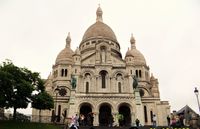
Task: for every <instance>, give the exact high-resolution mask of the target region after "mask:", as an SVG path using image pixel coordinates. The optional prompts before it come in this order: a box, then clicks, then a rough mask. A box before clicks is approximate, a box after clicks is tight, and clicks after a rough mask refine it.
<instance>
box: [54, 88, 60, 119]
mask: <svg viewBox="0 0 200 129" xmlns="http://www.w3.org/2000/svg"><path fill="white" fill-rule="evenodd" d="M59 90H60V89H59V88H58V87H57V88H56V89H55V93H56V101H55V116H56V118H57V111H56V108H57V96H58V93H59Z"/></svg>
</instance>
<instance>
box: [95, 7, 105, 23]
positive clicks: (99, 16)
mask: <svg viewBox="0 0 200 129" xmlns="http://www.w3.org/2000/svg"><path fill="white" fill-rule="evenodd" d="M96 14H97V19H96V21H97V22H103V18H102V14H103V11H102V9H101V7H100V5H99V7H98V8H97V12H96Z"/></svg>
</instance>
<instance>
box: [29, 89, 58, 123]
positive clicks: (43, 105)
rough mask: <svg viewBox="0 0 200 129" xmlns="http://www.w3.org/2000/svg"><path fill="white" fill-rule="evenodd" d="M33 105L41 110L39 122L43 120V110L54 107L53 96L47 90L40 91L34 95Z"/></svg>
mask: <svg viewBox="0 0 200 129" xmlns="http://www.w3.org/2000/svg"><path fill="white" fill-rule="evenodd" d="M32 107H33V108H36V109H38V110H39V122H41V110H45V109H49V110H50V109H51V108H53V107H54V101H53V98H52V97H51V96H50V95H49V94H48V93H47V92H46V91H43V92H40V93H39V94H36V95H34V96H33V101H32Z"/></svg>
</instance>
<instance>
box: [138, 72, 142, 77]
mask: <svg viewBox="0 0 200 129" xmlns="http://www.w3.org/2000/svg"><path fill="white" fill-rule="evenodd" d="M139 77H140V78H141V77H142V71H141V70H139Z"/></svg>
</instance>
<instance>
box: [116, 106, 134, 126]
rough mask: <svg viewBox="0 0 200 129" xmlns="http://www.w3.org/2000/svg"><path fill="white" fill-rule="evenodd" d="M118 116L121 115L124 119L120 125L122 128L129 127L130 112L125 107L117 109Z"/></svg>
mask: <svg viewBox="0 0 200 129" xmlns="http://www.w3.org/2000/svg"><path fill="white" fill-rule="evenodd" d="M119 114H122V115H123V118H124V119H123V121H122V123H121V124H122V125H123V126H131V112H130V108H129V107H128V106H127V105H121V106H120V107H119Z"/></svg>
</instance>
